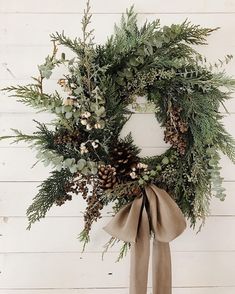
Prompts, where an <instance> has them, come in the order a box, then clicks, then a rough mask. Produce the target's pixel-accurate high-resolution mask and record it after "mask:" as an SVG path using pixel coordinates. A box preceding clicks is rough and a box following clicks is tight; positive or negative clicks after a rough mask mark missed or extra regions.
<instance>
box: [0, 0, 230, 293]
mask: <svg viewBox="0 0 235 294" xmlns="http://www.w3.org/2000/svg"><path fill="white" fill-rule="evenodd" d="M133 3H134V4H135V7H136V10H137V11H138V12H139V13H140V15H139V19H140V22H143V21H144V20H145V19H146V18H147V19H154V18H161V21H162V24H170V23H175V22H176V23H177V22H181V21H183V20H185V18H189V19H190V20H191V21H192V22H193V23H198V24H201V25H203V26H210V27H218V26H219V27H221V29H220V30H219V31H218V32H216V33H215V34H214V35H213V36H211V37H210V38H209V40H208V41H209V44H210V45H209V46H208V47H204V48H200V50H201V51H202V52H203V53H205V54H206V55H207V56H208V59H209V60H216V59H217V58H219V57H222V56H224V55H225V54H229V53H231V54H234V51H235V33H234V31H235V0H220V1H213V0H197V1H191V0H175V1H170V0H145V1H142V0H135V1H134V0H132V1H130V0H119V1H110V0H93V1H92V7H93V8H92V10H93V12H94V16H93V27H94V28H95V30H96V36H97V38H96V40H97V42H102V41H104V40H105V38H106V35H107V34H109V33H111V32H112V27H113V24H114V22H116V21H118V20H119V18H120V13H122V12H124V11H125V9H126V7H128V6H130V5H131V4H133ZM84 6H85V1H83V0H67V1H61V0H48V1H32V0H31V1H30V0H21V1H17V0H0V87H1V88H2V87H3V86H6V85H12V84H24V83H27V82H28V81H29V77H30V76H32V75H34V74H36V70H37V67H36V65H37V64H40V63H42V61H43V58H44V57H45V56H46V55H47V54H48V53H50V49H51V46H50V44H49V34H50V33H53V32H55V31H62V30H64V31H65V32H66V33H67V34H68V35H70V36H77V35H79V34H80V20H81V13H82V10H83V8H84ZM227 71H228V72H229V73H230V74H232V75H235V61H233V62H231V64H230V65H229V66H228V67H227ZM58 77H60V74H59V72H58V73H57V76H56V75H55V76H53V79H54V81H53V80H52V82H51V83H49V84H48V88H49V89H53V87H54V84H56V79H57V78H58ZM227 107H228V109H229V110H230V112H231V114H230V115H228V116H226V118H225V120H224V123H225V125H226V126H227V128H228V130H229V131H230V132H231V133H232V134H233V135H234V136H235V129H234V125H235V100H231V101H230V102H229V103H228V104H227ZM33 118H37V119H39V120H42V121H47V120H48V119H49V116H48V115H47V114H35V113H33V112H32V110H31V109H28V108H26V107H24V106H22V105H20V104H18V103H16V102H15V100H14V99H13V98H9V97H7V96H6V95H5V96H4V94H3V93H1V98H0V135H4V134H8V133H9V128H11V127H13V128H14V127H17V128H20V129H23V130H25V131H28V132H32V131H33V129H34V128H33V124H32V119H33ZM147 129H148V130H149V133H147V132H146V130H147ZM127 130H132V132H133V134H134V137H135V140H136V142H137V143H138V144H139V146H141V147H143V153H145V154H151V153H156V152H162V150H163V149H164V148H166V146H165V145H164V142H163V138H162V137H163V136H162V130H161V129H160V128H159V126H158V125H157V123H155V121H154V117H153V114H151V113H146V114H141V113H139V114H135V115H134V116H133V119H132V120H131V121H130V123H129V125H128V126H127V128H126V130H125V131H126V132H127ZM34 162H35V158H34V154H33V152H32V151H31V150H30V149H28V148H27V147H26V146H25V145H23V144H21V145H16V146H13V145H10V144H9V142H1V143H0V217H1V218H0V294H75V293H81V294H91V293H92V294H108V293H112V294H117V293H118V294H124V293H128V290H127V287H128V272H129V259H128V258H126V259H125V260H123V261H122V262H120V263H115V262H114V261H115V259H116V257H117V250H118V248H117V247H115V248H113V249H112V250H111V251H109V253H107V254H106V256H105V259H104V261H102V260H101V252H102V250H103V248H102V246H103V244H104V243H105V242H106V241H107V240H108V236H107V235H106V234H105V233H104V232H103V231H102V226H103V224H104V223H106V222H107V221H108V219H109V215H108V214H105V216H104V218H103V220H102V222H101V223H100V224H97V226H96V229H95V230H94V233H93V238H92V242H91V243H90V244H89V246H88V248H87V250H86V252H85V253H84V254H81V245H80V244H79V242H78V240H77V239H76V238H77V235H78V233H79V231H80V230H81V227H82V214H81V211H82V208H83V206H84V204H83V203H82V202H81V200H79V198H77V199H74V200H73V201H72V202H70V203H67V204H66V205H64V206H63V207H61V208H58V207H55V208H53V210H52V211H51V212H50V213H49V214H48V217H46V219H44V220H43V221H41V222H40V223H37V224H35V225H34V226H33V227H32V230H31V231H30V232H29V231H26V229H25V228H26V225H27V219H26V217H25V212H26V208H27V206H28V205H29V204H30V202H31V199H32V198H33V196H34V195H35V193H36V186H37V185H38V184H39V183H40V181H41V180H42V179H44V178H46V176H47V174H48V170H46V169H45V168H44V167H43V166H40V165H37V166H36V167H35V168H34V169H31V166H32V164H33V163H34ZM222 166H223V171H222V172H223V176H224V186H225V187H226V188H227V199H226V201H225V202H222V203H221V202H219V200H216V199H214V200H213V202H212V206H211V215H210V216H209V217H208V219H207V222H206V226H205V227H204V228H203V230H202V232H201V233H200V234H198V235H197V234H196V233H195V232H194V231H192V230H191V229H190V228H188V229H187V231H186V232H185V234H184V235H183V236H181V237H180V238H178V239H177V240H176V241H174V242H173V243H172V257H173V285H174V290H173V293H174V294H234V293H235V197H234V195H233V194H234V190H235V166H233V165H232V164H231V163H230V162H229V161H228V160H227V159H226V158H222ZM149 293H151V290H150V291H149Z"/></svg>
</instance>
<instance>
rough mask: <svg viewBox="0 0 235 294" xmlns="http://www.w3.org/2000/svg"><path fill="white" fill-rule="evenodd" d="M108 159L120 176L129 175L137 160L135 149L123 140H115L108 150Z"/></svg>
mask: <svg viewBox="0 0 235 294" xmlns="http://www.w3.org/2000/svg"><path fill="white" fill-rule="evenodd" d="M110 159H111V163H112V166H114V167H115V168H116V172H117V176H118V177H120V178H123V177H126V176H129V175H130V173H131V172H132V168H133V167H135V166H136V164H137V163H138V162H139V158H138V156H137V155H136V150H135V149H134V148H133V147H132V146H131V145H130V144H128V143H125V142H117V144H116V145H115V146H114V147H113V148H112V150H111V152H110Z"/></svg>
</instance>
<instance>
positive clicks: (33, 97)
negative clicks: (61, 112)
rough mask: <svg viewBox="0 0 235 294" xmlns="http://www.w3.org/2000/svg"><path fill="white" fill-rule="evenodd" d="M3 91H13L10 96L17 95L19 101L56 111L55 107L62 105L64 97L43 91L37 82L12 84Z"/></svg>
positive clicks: (45, 109)
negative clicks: (22, 84)
mask: <svg viewBox="0 0 235 294" xmlns="http://www.w3.org/2000/svg"><path fill="white" fill-rule="evenodd" d="M3 91H7V92H9V93H13V94H12V95H10V97H16V98H17V101H19V102H21V103H23V104H25V105H27V106H30V107H33V108H35V109H40V110H44V111H48V110H50V111H51V112H53V113H54V112H55V108H56V107H59V106H62V99H61V98H60V97H59V95H58V94H45V93H41V89H40V87H39V86H38V85H36V84H29V85H26V86H20V85H19V86H11V87H7V88H4V89H3Z"/></svg>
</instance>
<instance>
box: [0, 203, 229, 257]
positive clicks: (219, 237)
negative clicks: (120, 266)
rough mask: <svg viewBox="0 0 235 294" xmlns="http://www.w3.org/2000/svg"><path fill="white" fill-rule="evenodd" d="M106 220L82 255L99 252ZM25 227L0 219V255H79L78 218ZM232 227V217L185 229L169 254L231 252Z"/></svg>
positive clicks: (80, 221) (17, 221)
mask: <svg viewBox="0 0 235 294" xmlns="http://www.w3.org/2000/svg"><path fill="white" fill-rule="evenodd" d="M81 208H82V205H81V207H77V209H78V211H79V209H81ZM110 211H111V210H110ZM110 219H111V217H103V218H102V219H101V220H100V221H99V222H98V223H96V224H95V225H94V229H93V231H92V234H91V242H90V243H89V244H88V245H87V247H86V252H103V250H104V244H105V243H106V241H108V240H109V238H110V237H109V235H108V234H107V233H106V232H104V231H103V229H102V228H103V227H104V226H105V225H106V224H107V223H108V222H109V221H110ZM26 226H27V219H26V218H16V217H14V218H11V217H10V218H8V217H4V218H2V219H0V234H1V237H0V248H1V251H0V252H1V253H13V252H14V253H17V252H18V253H23V252H24V253H27V252H61V253H62V252H77V253H79V252H82V244H81V243H80V242H79V241H78V239H77V237H78V234H79V233H80V232H81V231H82V229H83V218H82V217H50V218H46V219H43V220H41V221H40V222H39V223H36V224H34V225H33V226H32V228H31V230H30V231H28V230H27V231H26ZM234 227H235V216H233V217H220V218H218V217H209V218H207V220H206V225H205V226H204V227H203V228H202V229H201V232H200V233H198V234H196V231H194V230H192V229H191V228H190V227H189V225H188V228H187V230H186V231H185V232H184V234H183V235H182V236H180V237H179V238H177V239H176V240H174V241H173V242H171V244H172V246H171V247H172V251H173V252H176V251H177V252H179V251H186V252H197V251H201V252H203V251H206V252H210V251H211V252H213V251H227V250H230V251H235V231H234ZM228 232H229V234H228ZM48 236H50V238H48ZM224 240H226V242H224ZM119 249H120V244H117V245H115V246H114V247H112V248H111V249H110V251H111V252H118V251H119Z"/></svg>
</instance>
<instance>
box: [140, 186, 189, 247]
mask: <svg viewBox="0 0 235 294" xmlns="http://www.w3.org/2000/svg"><path fill="white" fill-rule="evenodd" d="M145 192H146V195H147V198H148V201H149V213H150V225H151V229H152V231H153V232H154V235H155V238H156V239H157V240H158V241H160V242H170V241H172V240H174V239H175V238H176V237H178V236H179V235H180V234H181V233H182V232H183V231H184V230H185V228H186V222H185V218H184V216H183V214H182V212H181V210H180V209H179V207H178V206H177V204H176V203H175V201H174V200H173V199H172V198H171V197H170V195H169V194H168V193H167V192H166V191H164V190H162V189H160V188H158V187H156V186H155V185H149V186H147V187H146V188H145Z"/></svg>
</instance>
